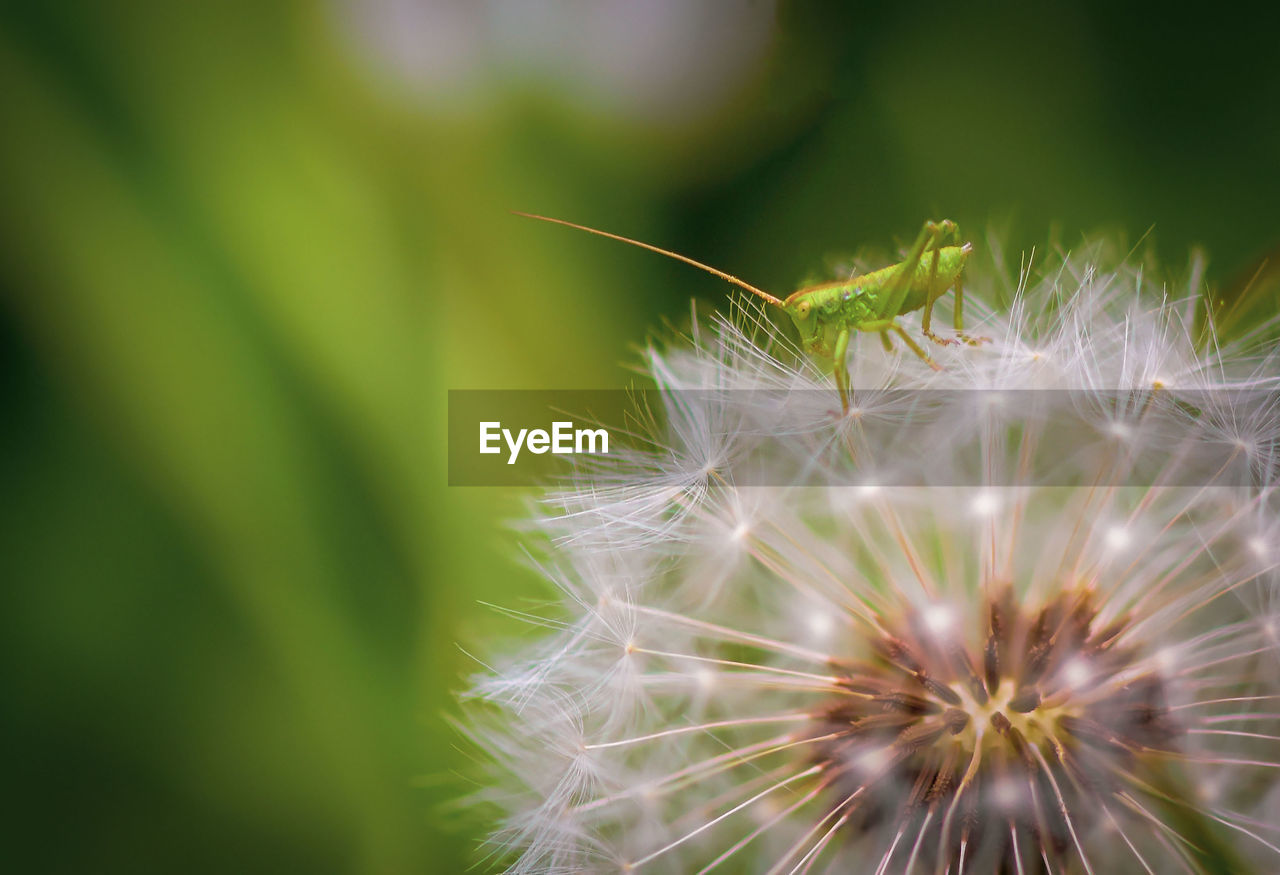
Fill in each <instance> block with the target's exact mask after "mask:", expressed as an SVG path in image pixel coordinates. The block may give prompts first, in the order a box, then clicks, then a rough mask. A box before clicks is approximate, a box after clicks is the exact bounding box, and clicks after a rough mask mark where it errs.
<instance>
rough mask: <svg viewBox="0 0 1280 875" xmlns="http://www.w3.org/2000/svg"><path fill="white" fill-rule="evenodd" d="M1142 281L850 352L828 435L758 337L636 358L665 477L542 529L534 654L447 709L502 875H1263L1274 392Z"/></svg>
mask: <svg viewBox="0 0 1280 875" xmlns="http://www.w3.org/2000/svg"><path fill="white" fill-rule="evenodd" d="M1139 276H1140V275H1139V274H1138V273H1137V272H1136V271H1132V270H1128V269H1120V270H1117V271H1111V272H1107V273H1102V272H1099V271H1097V270H1095V269H1093V268H1090V267H1087V266H1083V267H1082V266H1080V265H1079V264H1078V263H1077V262H1075V261H1072V260H1067V261H1066V262H1065V263H1064V264H1063V265H1062V266H1061V270H1058V271H1055V272H1054V274H1053V276H1052V278H1051V279H1048V280H1045V281H1044V282H1042V283H1040V284H1038V285H1037V287H1035V288H1028V287H1027V286H1028V283H1027V282H1025V278H1024V283H1023V285H1022V291H1021V293H1020V295H1019V296H1018V298H1017V299H1016V301H1015V303H1014V305H1013V306H1012V307H1011V308H1009V309H1008V310H1007V311H1006V312H1003V313H996V312H994V311H992V310H990V309H986V308H983V307H982V306H981V305H980V304H978V303H976V302H975V303H972V304H971V305H970V306H969V308H968V314H969V318H970V321H971V324H972V323H976V328H975V330H976V331H977V332H979V333H982V334H986V335H988V336H991V337H992V338H993V339H994V342H993V343H992V344H990V345H988V346H984V347H978V348H969V347H960V348H956V347H947V348H945V349H943V350H941V351H940V353H939V356H938V357H939V361H940V363H941V364H942V365H943V366H944V370H943V371H942V372H940V373H934V372H932V371H930V370H929V369H928V368H926V367H925V366H923V364H921V363H920V362H918V361H917V360H915V359H913V358H911V357H909V354H908V355H907V356H901V355H899V354H886V353H885V352H884V351H882V350H881V349H880V348H879V343H878V340H877V339H876V338H871V341H872V342H870V343H867V342H865V338H864V339H862V340H863V342H862V343H860V345H859V347H858V349H857V350H856V352H855V354H854V356H853V362H854V364H853V366H852V377H853V385H854V387H855V394H854V398H855V400H854V405H853V408H854V409H853V410H851V411H850V412H849V413H848V414H842V413H841V411H840V409H839V403H838V400H837V399H836V395H835V390H834V388H833V387H832V384H831V382H830V378H829V376H827V375H824V374H822V372H821V371H820V370H819V369H817V368H816V367H814V366H813V365H812V364H811V363H808V362H805V361H804V360H802V359H800V358H798V357H796V356H794V355H793V352H794V351H793V350H790V349H789V348H788V344H787V343H786V341H785V340H783V339H782V338H780V337H779V336H778V335H777V334H776V332H774V331H773V330H772V328H770V327H769V326H768V325H767V324H765V323H764V322H763V321H762V320H761V315H760V311H759V310H758V309H757V308H755V307H752V306H745V307H742V309H741V310H740V311H739V313H738V314H737V316H736V318H733V319H721V320H718V321H717V322H716V323H715V326H714V329H713V331H712V332H711V333H710V336H701V335H700V334H698V333H697V331H696V330H695V334H694V335H693V337H691V338H688V339H686V340H685V341H684V342H681V343H677V344H673V345H672V346H671V348H669V349H665V350H663V351H658V350H656V349H655V350H650V352H649V354H648V367H649V371H650V373H651V374H652V375H653V377H654V379H655V382H656V383H657V385H658V386H659V388H660V389H661V391H662V398H663V403H664V406H665V410H664V413H665V424H663V425H661V426H659V425H657V424H655V425H654V426H653V434H652V435H651V437H652V439H653V440H654V441H655V443H656V444H657V447H658V448H657V449H656V450H650V451H649V452H644V453H642V452H636V453H633V454H632V455H630V456H628V457H626V458H624V459H622V460H619V461H617V462H616V463H606V464H605V465H604V466H603V467H597V468H595V469H593V470H588V471H584V472H583V473H582V474H581V476H580V478H579V479H578V480H577V481H576V482H575V483H574V484H573V485H572V487H571V488H569V489H566V490H562V491H561V492H559V493H556V494H554V495H552V496H551V497H549V499H548V500H547V503H546V504H545V505H544V507H543V511H542V513H543V516H541V517H540V520H539V522H540V525H541V527H542V529H543V530H544V531H545V533H546V536H547V538H549V544H550V545H551V546H550V549H548V550H547V552H548V554H549V556H550V558H549V559H548V560H546V561H547V567H546V568H545V571H546V574H547V576H548V578H549V579H550V580H552V581H553V582H554V583H555V584H556V585H557V587H558V588H559V589H560V591H561V592H562V593H563V596H564V597H563V600H562V604H561V605H560V606H559V607H558V609H556V610H553V611H550V612H549V613H548V615H547V616H546V617H544V618H532V617H531V618H529V619H531V620H533V621H534V622H539V623H543V624H545V625H546V626H548V627H549V628H550V629H551V630H552V631H551V634H550V635H548V636H547V637H546V638H545V639H543V640H542V641H541V642H540V643H539V644H537V645H535V646H533V647H531V648H529V649H527V650H525V651H524V652H519V653H515V654H513V655H511V656H510V657H509V658H508V661H507V662H506V663H504V664H500V665H499V666H497V667H496V668H494V669H493V670H492V671H491V672H490V673H489V674H487V675H486V676H484V677H483V678H481V679H480V680H479V681H478V682H477V686H476V687H475V689H474V690H473V696H474V698H475V699H477V700H482V701H483V702H486V703H488V704H487V706H481V705H480V704H477V706H476V710H475V716H474V719H473V721H472V722H471V724H470V725H469V732H470V733H471V735H472V736H473V738H475V739H476V740H477V741H478V742H479V743H480V744H481V745H483V746H484V747H485V748H486V749H487V750H488V751H489V752H490V753H491V754H492V756H493V757H494V760H495V762H496V764H497V768H496V778H495V782H494V784H493V785H492V787H491V788H490V789H489V791H488V792H487V793H486V794H485V795H486V796H487V797H488V798H489V799H490V800H491V801H493V802H495V803H496V804H497V805H498V806H499V807H500V808H501V809H502V811H503V812H504V820H503V826H502V827H501V828H500V829H499V831H498V832H497V833H496V834H495V835H494V837H493V844H494V849H495V853H496V854H498V855H499V857H500V858H501V859H502V861H503V862H504V863H505V864H508V865H510V866H511V870H512V871H516V872H582V871H588V872H705V871H711V870H717V871H753V872H757V871H758V872H771V873H772V872H809V871H830V872H849V871H859V872H875V873H877V875H879V873H884V872H904V871H905V872H919V873H942V872H961V871H971V872H1019V873H1023V872H1026V873H1032V872H1077V871H1079V872H1099V873H1100V872H1115V871H1135V872H1137V871H1147V872H1155V873H1163V872H1173V871H1189V872H1228V871H1229V872H1242V871H1257V872H1270V871H1276V870H1277V869H1278V868H1280V830H1277V828H1276V827H1275V825H1274V824H1275V822H1276V821H1275V817H1274V815H1275V812H1276V808H1277V804H1278V802H1277V798H1278V794H1277V790H1276V786H1277V777H1278V776H1280V707H1278V706H1280V675H1278V673H1277V668H1278V664H1277V657H1280V633H1278V632H1277V630H1278V629H1280V587H1278V585H1277V582H1276V580H1277V578H1276V553H1277V551H1276V550H1274V549H1273V548H1272V546H1271V545H1272V544H1274V543H1276V535H1277V532H1278V531H1280V515H1278V514H1277V510H1278V508H1277V501H1276V498H1277V496H1276V494H1275V493H1274V492H1273V489H1272V483H1273V481H1274V479H1275V449H1274V448H1275V446H1276V439H1277V435H1280V410H1277V408H1276V406H1275V405H1274V404H1272V403H1267V401H1266V398H1267V397H1268V396H1266V395H1263V394H1261V393H1262V392H1263V391H1264V390H1271V389H1274V388H1275V379H1276V376H1277V374H1278V373H1280V368H1278V367H1277V361H1276V358H1275V357H1274V356H1261V357H1254V358H1249V357H1247V356H1244V355H1243V354H1242V353H1241V351H1240V350H1239V349H1214V350H1211V351H1210V352H1208V353H1198V352H1197V351H1196V349H1195V347H1194V345H1193V344H1192V342H1191V339H1190V327H1189V313H1190V312H1191V311H1190V307H1189V305H1186V304H1179V303H1170V302H1168V301H1161V300H1156V301H1154V302H1152V301H1150V300H1149V299H1147V298H1146V297H1144V296H1142V295H1139V294H1138V293H1137V286H1138V281H1139ZM970 283H971V284H972V285H976V286H979V287H980V283H981V279H980V278H978V279H973V278H971V280H970ZM979 291H980V288H979ZM978 297H980V295H979V296H978ZM740 306H741V305H740ZM944 319H945V317H944ZM943 324H946V323H945V321H944V322H943ZM908 330H912V328H908ZM903 390H908V391H903ZM974 390H984V391H982V392H981V393H978V392H975V391H974ZM1259 397H1261V398H1262V400H1261V401H1259V400H1258V399H1259ZM922 398H923V399H925V400H923V401H922V400H921V399H922ZM1046 398H1048V399H1057V400H1050V401H1045V400H1044V399H1046ZM1062 399H1066V403H1063V401H1062ZM1152 452H1154V455H1151V453H1152ZM881 459H887V460H888V462H887V463H884V464H882V463H881V461H880V460H881ZM1153 459H1154V462H1153V461H1152V460H1153ZM1206 460H1207V461H1208V464H1206ZM1240 460H1243V462H1242V465H1240V466H1233V465H1234V463H1235V462H1238V461H1240ZM1220 463H1221V464H1220ZM611 464H616V466H617V467H612V468H611V467H609V465H611ZM745 484H753V485H745Z"/></svg>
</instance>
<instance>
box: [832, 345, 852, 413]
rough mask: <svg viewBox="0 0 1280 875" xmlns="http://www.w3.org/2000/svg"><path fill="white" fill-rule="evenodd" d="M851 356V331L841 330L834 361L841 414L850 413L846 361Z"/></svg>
mask: <svg viewBox="0 0 1280 875" xmlns="http://www.w3.org/2000/svg"><path fill="white" fill-rule="evenodd" d="M848 355H849V329H848V328H841V329H840V333H839V334H837V335H836V348H835V355H834V356H833V359H834V361H835V368H836V371H835V373H836V391H837V392H839V393H840V410H841V413H848V412H849V404H850V401H851V398H850V394H851V393H850V392H849V368H848V366H847V365H846V363H845V362H846V360H847V359H848Z"/></svg>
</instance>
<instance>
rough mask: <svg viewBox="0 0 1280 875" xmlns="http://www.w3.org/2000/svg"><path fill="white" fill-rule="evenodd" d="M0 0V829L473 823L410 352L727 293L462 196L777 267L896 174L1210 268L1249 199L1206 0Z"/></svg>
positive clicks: (1271, 107) (1261, 29)
mask: <svg viewBox="0 0 1280 875" xmlns="http://www.w3.org/2000/svg"><path fill="white" fill-rule="evenodd" d="M0 10H2V11H0V83H3V84H2V86H0V101H3V109H4V116H3V117H4V133H3V135H0V293H2V294H0V356H2V357H3V366H2V370H0V392H2V393H3V394H2V395H0V416H2V417H3V426H2V427H0V488H2V489H3V496H4V500H3V505H2V507H3V511H2V512H3V519H2V520H0V557H2V562H3V565H2V566H0V568H2V569H3V572H2V574H3V582H2V585H0V654H2V655H0V678H2V681H3V691H2V693H3V706H2V708H0V711H2V712H3V714H4V716H3V718H0V744H2V745H3V748H4V751H5V754H4V761H5V768H4V772H3V780H4V784H5V796H6V798H7V800H8V802H9V811H8V813H7V814H6V815H5V817H4V818H3V821H2V822H3V827H0V829H3V832H4V839H3V848H4V852H3V853H4V857H5V860H6V864H5V868H6V869H7V870H9V871H15V872H20V871H21V872H26V871H41V872H67V873H71V872H75V873H82V872H174V871H186V872H286V871H287V872H320V873H323V872H370V873H401V872H403V873H411V872H460V871H462V870H463V869H464V868H465V867H466V866H467V865H469V864H471V863H472V862H474V861H475V859H476V853H475V846H476V843H477V841H478V839H479V837H480V836H481V835H482V834H483V830H484V820H483V816H482V815H481V814H479V813H478V812H476V811H475V810H473V809H472V808H470V807H469V806H467V805H465V804H458V803H457V801H456V800H457V799H459V798H460V797H461V796H463V795H464V794H465V793H467V792H469V791H470V790H471V789H472V788H473V787H474V784H473V783H472V782H473V781H474V775H475V769H474V767H473V764H472V754H471V753H470V752H469V751H468V750H467V748H466V745H465V744H463V743H461V742H460V740H459V736H458V734H457V731H456V730H455V729H453V728H452V727H451V726H450V725H449V724H448V722H447V717H448V715H450V714H456V713H457V708H456V706H455V705H453V704H452V701H453V698H452V696H453V692H454V691H456V690H458V689H460V688H462V687H464V686H465V683H466V682H465V677H466V675H467V674H468V673H470V672H472V671H474V670H475V669H476V668H477V662H476V661H475V658H473V656H472V655H471V654H474V655H475V657H479V658H483V656H484V654H485V653H486V651H487V652H490V653H492V652H493V651H494V650H495V649H496V648H498V647H499V646H500V644H499V642H500V640H501V639H502V638H503V637H504V636H507V635H511V634H519V630H516V629H513V628H512V626H511V625H510V624H505V623H503V622H502V621H500V620H499V619H498V618H497V617H496V616H495V615H494V614H493V612H492V611H490V610H489V609H487V608H486V607H484V606H483V604H482V603H483V602H496V603H499V604H507V605H514V606H517V607H518V606H520V605H521V604H523V602H524V600H526V599H529V598H536V597H538V596H540V595H542V594H543V592H544V591H543V590H542V588H541V586H540V584H539V583H538V582H537V581H536V580H535V579H534V578H533V576H532V575H531V574H530V573H529V572H528V571H526V570H524V569H523V568H522V567H521V566H520V564H519V562H518V558H517V553H516V548H515V544H514V542H513V537H512V536H511V535H510V534H509V533H508V532H507V530H506V529H505V524H506V521H507V520H509V519H510V518H511V517H512V516H514V515H516V514H518V513H519V506H520V502H521V500H522V499H523V498H524V497H525V496H523V495H521V494H519V493H518V492H515V491H504V490H497V489H457V488H455V489H450V488H448V487H447V486H446V485H445V463H444V458H445V456H444V453H445V445H444V442H445V426H444V421H443V416H444V411H445V403H446V390H448V389H450V388H608V387H616V386H622V385H626V384H628V383H629V382H630V381H631V380H632V375H631V372H630V371H628V369H627V366H628V365H629V364H630V363H631V362H633V361H634V359H635V356H634V345H635V344H637V343H641V342H643V341H644V340H645V338H646V336H647V333H648V331H649V330H650V329H653V328H658V327H660V326H661V324H662V323H663V321H664V320H671V321H674V322H676V323H679V322H680V320H682V319H687V318H688V302H689V300H690V299H691V298H695V297H696V298H701V299H704V300H706V301H708V302H709V305H710V306H712V307H715V306H719V305H721V304H723V303H724V301H725V300H726V295H727V290H726V289H725V288H724V287H723V285H722V284H719V283H717V282H716V281H715V280H714V279H712V278H710V277H706V276H703V275H700V274H698V273H697V272H694V271H691V270H689V269H688V268H685V267H683V266H681V265H678V264H674V263H670V262H667V261H665V260H663V259H660V258H657V257H656V256H651V255H648V254H645V253H641V252H637V251H631V250H628V249H626V248H624V247H621V246H618V245H617V244H612V243H606V242H605V241H601V240H599V239H598V238H593V237H589V236H587V235H582V234H576V233H573V232H570V231H568V230H567V229H563V228H556V227H553V226H549V225H540V224H537V223H534V222H530V221H528V220H523V219H518V218H515V217H513V216H511V215H509V214H508V212H507V211H508V210H511V209H522V210H530V211H534V212H542V213H547V214H551V215H555V216H561V217H565V218H569V219H573V220H576V221H579V222H585V223H588V224H593V225H597V226H600V227H604V228H608V229H611V230H615V231H618V232H621V233H626V234H629V235H632V236H636V237H640V238H642V239H645V240H649V241H653V242H655V243H657V244H660V245H665V246H668V247H671V248H674V249H678V250H679V251H681V252H685V253H688V254H690V255H692V256H694V257H697V258H700V259H702V260H705V261H708V262H710V263H712V264H716V265H719V266H722V267H724V268H725V269H727V270H730V271H732V272H735V273H738V274H739V275H741V276H743V277H745V278H747V279H749V280H750V281H752V282H755V283H757V284H759V285H762V286H764V287H765V288H771V289H775V290H779V291H789V290H790V288H791V287H793V286H794V285H795V284H796V282H797V281H798V280H800V279H801V278H803V277H805V276H810V275H813V274H814V273H815V272H820V271H821V270H822V267H823V264H824V259H826V257H827V256H828V255H830V254H833V253H836V254H838V253H841V252H849V251H852V250H853V249H855V248H856V247H858V246H860V245H862V244H864V243H868V242H869V243H872V244H875V245H878V246H881V247H889V246H891V245H892V244H893V242H894V240H895V239H902V238H909V237H910V236H911V235H912V234H913V233H914V231H915V230H916V229H917V228H918V227H919V224H920V222H921V220H922V219H923V218H924V217H927V216H944V215H945V216H950V217H952V218H955V219H957V220H959V221H960V222H961V225H962V228H968V229H975V230H976V231H977V232H981V231H982V230H983V229H985V228H986V227H987V226H988V225H989V224H991V223H995V224H996V225H998V226H1000V227H1003V228H1005V229H1006V231H1007V233H1008V236H1007V237H1006V238H1005V240H1006V245H1007V248H1008V253H1007V254H1008V257H1009V259H1010V260H1011V262H1012V263H1013V264H1016V263H1017V259H1018V254H1019V253H1020V252H1021V251H1022V250H1023V249H1025V248H1028V247H1030V246H1031V245H1033V244H1043V242H1044V240H1045V239H1046V238H1047V237H1048V235H1049V233H1050V229H1056V231H1055V233H1056V234H1057V236H1058V239H1060V240H1063V241H1067V242H1068V243H1069V242H1070V241H1071V240H1073V239H1078V237H1079V235H1080V234H1081V233H1083V232H1086V231H1090V230H1095V229H1099V228H1114V229H1125V230H1127V231H1128V233H1129V234H1130V235H1131V239H1134V238H1136V237H1137V236H1139V235H1141V234H1142V233H1143V232H1144V231H1146V230H1147V229H1148V228H1150V227H1152V226H1154V229H1155V230H1154V235H1153V238H1152V239H1154V241H1155V244H1154V245H1155V247H1156V251H1157V252H1158V253H1159V255H1160V256H1161V257H1162V258H1163V259H1164V262H1165V263H1166V264H1168V265H1170V266H1171V268H1173V269H1175V270H1178V269H1183V270H1185V266H1186V264H1187V254H1188V251H1189V249H1190V247H1192V246H1203V247H1204V249H1205V250H1206V251H1207V252H1208V253H1209V256H1210V261H1209V274H1208V276H1209V280H1210V282H1211V283H1213V284H1215V286H1216V287H1218V288H1220V289H1222V290H1223V293H1224V294H1229V293H1231V292H1232V289H1235V290H1237V291H1238V290H1239V288H1241V287H1242V286H1241V282H1240V280H1239V277H1241V276H1247V275H1250V274H1251V273H1252V272H1253V270H1254V269H1255V267H1256V266H1257V265H1258V264H1259V263H1260V262H1259V259H1260V258H1262V257H1263V256H1265V254H1266V253H1267V252H1268V251H1269V249H1270V247H1272V246H1274V245H1275V244H1276V242H1277V241H1278V240H1280V221H1278V220H1277V210H1278V209H1280V163H1278V160H1277V159H1280V124H1277V118H1276V107H1277V106H1278V105H1280V78H1278V73H1277V71H1278V70H1280V66H1278V65H1277V64H1276V63H1275V62H1274V53H1275V44H1274V40H1275V31H1274V29H1272V28H1269V27H1267V26H1265V23H1264V22H1263V21H1261V20H1259V19H1257V18H1256V17H1253V16H1245V15H1243V14H1242V15H1241V16H1240V17H1233V16H1232V15H1231V14H1229V13H1228V12H1227V10H1226V9H1225V8H1224V7H1221V6H1216V7H1214V6H1211V7H1206V6H1204V5H1203V4H1200V5H1198V6H1191V5H1187V6H1182V5H1180V4H1166V5H1165V6H1164V7H1162V8H1161V9H1160V10H1159V11H1157V12H1154V13H1152V12H1149V11H1148V12H1138V11H1132V12H1131V11H1126V8H1125V5H1124V4H1113V3H1109V2H1073V3H1046V4H1023V3H1005V4H995V5H994V6H993V5H988V4H981V5H980V6H975V7H972V8H971V6H970V5H966V4H955V3H934V2H919V0H918V2H912V3H904V4H897V8H894V9H872V8H862V7H861V5H860V4H845V3H841V4H823V3H800V2H787V0H780V2H777V3H771V2H729V0H661V2H658V0H600V2H585V0H582V2H572V0H559V2H553V0H506V2H493V0H472V2H467V0H328V2H303V0H298V2H278V3H272V2H265V3H264V2H243V0H224V2H218V3H202V2H195V3H172V2H145V0H143V2H135V0H120V2H113V3H109V4H108V3H76V2H53V3H5V4H4V5H3V7H0ZM1264 273H1265V272H1264ZM1263 286H1264V287H1265V283H1264V284H1263ZM1264 292H1266V294H1263V295H1262V296H1261V297H1260V298H1259V299H1258V301H1259V303H1258V304H1257V310H1258V312H1261V313H1265V312H1272V313H1273V312H1275V309H1276V306H1277V302H1276V300H1275V298H1274V296H1271V297H1268V295H1269V294H1270V292H1269V291H1267V290H1266V289H1265V288H1264Z"/></svg>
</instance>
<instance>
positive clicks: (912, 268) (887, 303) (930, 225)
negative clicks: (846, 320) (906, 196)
mask: <svg viewBox="0 0 1280 875" xmlns="http://www.w3.org/2000/svg"><path fill="white" fill-rule="evenodd" d="M955 227H956V223H955V222H953V221H951V220H950V219H943V220H942V221H941V222H935V221H933V220H932V219H930V220H929V221H926V222H925V223H924V226H923V227H921V228H920V234H919V235H918V236H917V237H916V242H915V243H913V244H912V245H911V250H910V251H909V252H908V253H907V258H906V260H905V261H903V262H902V263H901V264H899V265H898V269H897V271H895V272H894V275H893V279H891V280H890V281H889V287H888V288H887V289H886V290H885V294H884V296H883V297H882V298H881V299H880V301H879V306H878V307H877V308H876V315H877V316H879V317H880V318H881V319H892V318H893V317H895V316H897V315H898V314H899V313H900V312H901V311H902V304H903V302H904V301H906V299H907V293H908V292H909V291H910V290H911V284H912V282H914V281H915V278H916V267H917V265H919V264H920V256H922V255H924V252H925V250H926V249H927V248H929V245H930V244H933V245H934V246H935V247H936V246H937V242H938V240H939V239H940V238H941V237H942V236H943V235H945V234H951V233H954V231H955Z"/></svg>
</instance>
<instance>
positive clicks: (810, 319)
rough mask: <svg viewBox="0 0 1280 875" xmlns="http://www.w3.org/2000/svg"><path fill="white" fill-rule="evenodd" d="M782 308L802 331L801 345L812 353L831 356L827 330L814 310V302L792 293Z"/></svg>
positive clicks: (798, 329) (797, 328)
mask: <svg viewBox="0 0 1280 875" xmlns="http://www.w3.org/2000/svg"><path fill="white" fill-rule="evenodd" d="M782 309H784V310H786V311H787V315H788V316H790V317H791V321H792V322H794V323H795V324H796V330H797V331H799V332H800V345H801V347H802V348H803V349H804V351H805V352H807V353H809V354H810V355H818V356H829V355H830V352H829V351H828V350H827V349H826V346H827V344H826V331H825V330H824V326H823V324H822V320H821V319H819V318H818V314H817V313H815V312H814V311H813V302H812V301H810V300H809V299H808V298H807V297H802V296H796V295H792V296H791V297H790V298H788V299H787V300H785V301H783V302H782Z"/></svg>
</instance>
